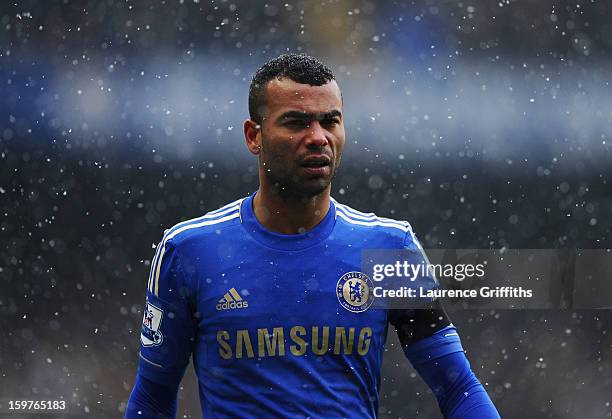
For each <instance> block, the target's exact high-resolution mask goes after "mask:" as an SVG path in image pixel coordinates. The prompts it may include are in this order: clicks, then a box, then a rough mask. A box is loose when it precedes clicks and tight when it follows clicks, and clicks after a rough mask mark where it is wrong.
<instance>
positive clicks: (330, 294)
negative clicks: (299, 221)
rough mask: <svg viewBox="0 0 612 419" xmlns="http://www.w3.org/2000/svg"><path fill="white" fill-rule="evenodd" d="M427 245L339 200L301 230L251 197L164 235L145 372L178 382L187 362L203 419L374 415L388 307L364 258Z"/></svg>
mask: <svg viewBox="0 0 612 419" xmlns="http://www.w3.org/2000/svg"><path fill="white" fill-rule="evenodd" d="M364 248H372V249H403V248H409V249H413V250H414V249H418V248H420V247H419V245H418V243H417V242H416V239H415V238H414V235H413V233H412V230H411V228H410V225H409V224H408V223H406V222H403V221H395V220H391V219H386V218H380V217H376V216H375V215H374V214H365V213H362V212H358V211H356V210H354V209H351V208H349V207H347V206H345V205H342V204H339V203H337V202H335V201H334V200H332V202H331V204H330V208H329V211H328V213H327V215H326V216H325V218H324V219H323V220H322V221H321V222H320V223H319V224H318V225H317V226H316V227H315V228H313V229H312V230H310V231H308V232H306V233H304V234H296V235H283V234H278V233H275V232H272V231H269V230H267V229H266V228H264V227H263V226H262V225H261V224H260V223H259V222H258V221H257V219H256V218H255V215H254V212H253V196H250V197H248V198H245V199H242V200H239V201H236V202H234V203H232V204H229V205H226V206H225V207H223V208H221V209H219V210H216V211H213V212H210V213H208V214H206V215H204V216H203V217H200V218H197V219H194V220H189V221H185V222H183V223H179V224H177V225H176V226H174V227H172V228H171V229H169V230H166V232H165V234H164V237H163V240H162V241H161V242H160V244H159V245H158V247H157V251H156V254H155V257H154V259H153V262H152V264H151V274H150V277H149V283H148V290H147V302H146V307H145V313H144V320H143V326H142V334H141V344H142V347H141V354H140V358H141V359H140V374H142V375H143V376H145V377H146V378H148V379H150V380H152V381H155V382H157V383H160V384H176V383H177V382H179V381H180V380H181V378H182V376H183V373H184V370H185V367H186V365H187V364H188V362H189V357H190V355H192V354H193V363H194V367H195V371H196V374H197V377H198V382H199V392H200V400H201V405H202V412H203V415H204V417H232V416H234V417H235V416H244V417H250V416H252V417H270V416H285V417H287V416H291V417H295V416H301V417H321V416H325V417H332V416H333V417H351V418H359V417H375V416H376V414H377V408H378V393H379V388H380V370H381V364H382V357H383V352H384V348H383V344H384V342H385V338H386V334H387V328H388V323H389V321H392V318H391V317H390V313H392V311H391V310H384V309H375V308H374V307H372V306H371V304H372V299H373V296H372V289H371V285H372V284H371V281H370V279H369V278H367V276H365V275H363V274H362V273H361V269H362V268H361V251H362V249H364Z"/></svg>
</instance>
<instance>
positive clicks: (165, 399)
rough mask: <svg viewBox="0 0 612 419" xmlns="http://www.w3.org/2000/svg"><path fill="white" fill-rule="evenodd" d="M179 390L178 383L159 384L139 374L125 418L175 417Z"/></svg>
mask: <svg viewBox="0 0 612 419" xmlns="http://www.w3.org/2000/svg"><path fill="white" fill-rule="evenodd" d="M177 392H178V385H162V384H158V383H156V382H154V381H151V380H149V379H147V378H145V377H143V376H142V375H140V374H138V375H137V376H136V382H135V383H134V388H133V389H132V394H130V399H129V400H128V404H127V408H126V410H125V419H143V418H155V419H168V418H174V417H175V415H176V404H177V403H176V394H177Z"/></svg>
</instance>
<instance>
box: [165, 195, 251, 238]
mask: <svg viewBox="0 0 612 419" xmlns="http://www.w3.org/2000/svg"><path fill="white" fill-rule="evenodd" d="M243 199H244V198H240V199H238V200H236V201H234V202H231V203H229V204H227V205H224V206H222V207H221V208H218V209H216V210H213V211H210V212H207V213H206V214H204V215H202V216H201V217H197V218H192V219H190V220H186V221H182V222H180V223H177V224H175V225H174V226H172V227H170V228H169V229H167V230H165V231H164V237H163V244H164V246H166V245H168V243H171V244H172V245H174V246H177V245H179V244H181V243H184V242H187V241H191V240H193V239H196V240H197V239H199V238H207V236H209V235H211V234H216V233H217V232H218V231H219V230H220V229H224V228H229V227H231V226H235V225H237V224H239V223H240V205H241V204H242V201H243Z"/></svg>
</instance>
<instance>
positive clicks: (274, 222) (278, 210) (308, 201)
mask: <svg viewBox="0 0 612 419" xmlns="http://www.w3.org/2000/svg"><path fill="white" fill-rule="evenodd" d="M330 189H331V188H330V187H329V186H328V187H327V188H326V189H325V190H324V191H323V192H321V193H320V194H319V195H315V196H313V197H298V196H294V197H289V196H284V195H281V194H279V192H278V191H275V190H273V189H271V188H267V187H264V185H261V188H260V189H259V191H258V192H257V195H255V198H254V199H253V210H254V212H255V217H256V218H257V221H259V222H260V224H261V225H263V226H264V227H265V228H267V229H268V230H271V231H274V232H276V233H281V234H301V233H305V232H307V231H309V230H312V229H313V228H314V227H316V226H317V224H319V223H320V222H321V221H322V220H323V218H325V216H326V215H327V212H328V211H329V201H330Z"/></svg>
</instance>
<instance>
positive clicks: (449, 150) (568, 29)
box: [0, 0, 612, 418]
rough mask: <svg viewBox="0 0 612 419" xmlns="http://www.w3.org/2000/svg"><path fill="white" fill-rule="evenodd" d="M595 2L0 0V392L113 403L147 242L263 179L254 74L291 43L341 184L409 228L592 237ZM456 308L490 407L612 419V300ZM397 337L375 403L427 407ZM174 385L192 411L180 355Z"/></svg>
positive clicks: (606, 14) (598, 231)
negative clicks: (341, 112)
mask: <svg viewBox="0 0 612 419" xmlns="http://www.w3.org/2000/svg"><path fill="white" fill-rule="evenodd" d="M611 17H612V3H610V2H591V1H584V0H579V1H574V2H562V1H549V0H546V1H514V0H504V1H499V2H497V1H493V2H486V1H482V0H465V1H458V2H455V1H434V0H418V1H389V2H375V1H357V0H341V1H325V0H324V1H293V0H287V1H280V2H279V1H268V2H250V1H233V0H228V1H225V0H218V1H194V0H165V1H162V0H152V1H127V0H103V1H93V0H92V1H72V0H63V1H58V0H53V1H42V0H39V1H34V0H31V1H17V0H14V1H11V2H3V3H2V5H0V86H1V87H0V92H1V95H0V109H1V112H0V165H1V170H0V202H1V207H2V216H1V218H0V232H1V234H2V243H1V248H0V249H1V250H0V336H1V339H0V389H1V390H0V398H1V399H2V401H4V402H6V400H8V399H48V400H53V399H57V398H59V397H63V398H64V399H66V400H67V401H68V404H69V410H68V413H71V414H73V415H75V416H78V417H85V416H88V417H118V416H121V414H122V412H123V410H124V408H125V404H126V401H127V398H128V396H129V392H130V389H131V385H132V382H133V377H134V374H135V371H136V361H137V352H138V344H139V340H138V335H139V327H140V323H141V319H142V306H143V301H144V292H145V283H146V280H147V276H148V266H149V263H150V259H151V258H152V256H153V247H154V245H155V243H157V241H158V240H159V239H160V237H161V234H162V232H163V229H165V228H168V227H169V226H171V225H173V224H175V223H176V222H178V221H181V220H184V219H188V218H192V217H195V216H198V215H201V214H202V213H204V212H206V211H209V210H211V209H214V208H217V207H219V206H220V205H222V204H224V203H226V202H229V201H230V200H233V199H236V198H238V197H240V196H243V195H245V194H247V193H250V192H252V191H254V190H255V189H256V186H257V177H256V175H257V172H256V161H255V160H254V159H253V158H252V157H251V156H249V155H248V153H247V151H246V148H245V147H244V146H243V139H242V122H243V120H244V119H245V118H246V117H247V90H248V85H249V82H250V77H251V76H252V74H253V72H254V71H255V70H256V69H257V68H258V67H259V65H261V64H262V63H263V62H265V61H266V60H267V59H269V58H271V57H273V56H276V55H278V54H280V53H283V52H286V51H294V52H300V51H303V52H307V53H310V54H312V55H316V56H319V57H321V58H322V59H324V60H325V61H326V62H328V63H329V65H330V66H331V67H332V68H333V69H334V70H335V72H336V75H337V78H338V80H339V83H340V85H341V87H342V89H343V94H344V99H345V106H346V107H345V115H346V116H345V117H346V129H347V147H346V153H345V158H344V160H343V166H342V169H341V172H340V174H339V175H338V177H337V179H336V180H335V182H334V185H333V186H334V188H333V190H334V191H333V195H334V196H335V197H336V198H337V199H338V200H339V201H341V202H344V203H347V204H349V205H351V206H353V207H355V208H357V209H360V210H367V211H375V212H377V213H378V214H379V215H383V216H389V217H393V218H399V219H406V220H409V221H410V222H411V224H412V225H413V227H414V229H415V231H416V233H417V235H418V237H419V238H420V239H421V241H422V242H423V244H424V246H425V247H426V248H500V247H502V246H506V247H509V248H593V249H598V248H609V247H610V226H611V221H610V220H611V217H610V214H611V210H612V194H611V193H610V190H611V185H610V184H609V182H610V181H611V179H610V175H611V174H612V170H611V163H612V158H611V151H612V146H611V143H612V139H611V136H612V123H611V122H612V100H611V99H610V98H611V97H612V95H611V93H612V86H610V81H611V80H610V75H611V74H612V72H611V70H612V25H610V19H611ZM577 286H580V284H577ZM611 286H612V285H611ZM452 317H453V320H454V323H455V324H456V325H457V326H458V328H459V330H460V332H461V336H462V339H463V343H464V347H465V348H466V350H467V352H468V356H469V358H470V360H471V363H472V367H473V368H474V370H475V371H476V373H477V375H478V376H479V378H480V379H481V381H482V382H483V383H485V384H486V388H487V390H488V391H489V394H490V395H491V397H492V398H493V400H494V402H495V404H496V405H497V406H498V408H499V410H500V412H501V414H502V416H503V417H511V418H512V417H529V418H600V417H610V416H612V406H611V403H612V396H611V395H612V336H610V335H611V334H610V333H609V327H610V324H611V321H612V314H611V311H610V310H574V309H571V307H570V308H569V309H566V310H558V309H550V310H530V311H511V310H487V311H475V310H470V311H456V312H454V313H452ZM390 335H391V333H390ZM393 335H394V333H393ZM395 341H396V340H395V337H394V336H390V340H389V351H388V356H387V357H386V359H385V369H384V371H383V389H382V392H381V407H380V417H382V418H399V417H402V418H408V417H419V418H439V417H440V414H439V412H438V409H437V406H436V403H435V399H434V397H433V395H432V394H431V392H430V391H429V390H428V389H427V387H426V386H425V385H424V384H423V383H422V382H421V380H420V378H418V376H416V374H415V372H414V370H413V369H412V368H411V366H410V365H409V363H408V362H407V361H406V360H404V359H403V355H402V354H401V352H400V351H399V350H398V348H397V345H396V344H395ZM180 397H181V399H180V407H179V417H200V412H199V403H198V400H197V387H196V385H195V378H194V377H193V374H192V372H191V369H189V372H188V375H187V377H186V379H185V380H184V386H183V388H182V390H181V392H180Z"/></svg>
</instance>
